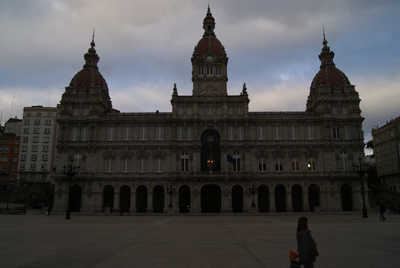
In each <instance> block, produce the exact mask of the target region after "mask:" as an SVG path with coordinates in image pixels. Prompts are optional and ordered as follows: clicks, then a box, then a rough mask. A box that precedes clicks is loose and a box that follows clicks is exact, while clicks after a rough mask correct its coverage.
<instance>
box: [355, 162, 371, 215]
mask: <svg viewBox="0 0 400 268" xmlns="http://www.w3.org/2000/svg"><path fill="white" fill-rule="evenodd" d="M361 161H362V159H361V157H360V158H358V164H357V165H356V164H353V165H352V167H353V171H354V172H355V173H357V174H358V175H359V176H360V178H361V194H362V198H363V209H362V211H363V218H368V215H367V208H366V207H365V197H364V183H363V176H364V175H365V173H367V171H368V169H369V166H368V164H365V163H361Z"/></svg>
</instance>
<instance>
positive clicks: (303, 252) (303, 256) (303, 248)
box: [296, 217, 317, 268]
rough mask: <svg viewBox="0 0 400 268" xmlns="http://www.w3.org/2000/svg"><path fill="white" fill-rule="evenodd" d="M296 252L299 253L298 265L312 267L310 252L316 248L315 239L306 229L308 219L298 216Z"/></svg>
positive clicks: (312, 259) (312, 260)
mask: <svg viewBox="0 0 400 268" xmlns="http://www.w3.org/2000/svg"><path fill="white" fill-rule="evenodd" d="M296 239H297V252H298V253H299V265H300V266H302V265H303V267H304V268H314V262H315V258H313V257H312V255H311V252H315V251H316V250H317V245H316V243H315V240H314V239H313V238H312V236H311V231H310V230H308V219H307V218H306V217H300V218H299V221H298V223H297V233H296Z"/></svg>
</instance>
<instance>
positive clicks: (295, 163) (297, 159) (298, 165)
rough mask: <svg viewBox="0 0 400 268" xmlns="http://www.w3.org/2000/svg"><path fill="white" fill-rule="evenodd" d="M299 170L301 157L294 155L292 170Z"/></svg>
mask: <svg viewBox="0 0 400 268" xmlns="http://www.w3.org/2000/svg"><path fill="white" fill-rule="evenodd" d="M299 170H300V164H299V158H298V157H293V158H292V171H299Z"/></svg>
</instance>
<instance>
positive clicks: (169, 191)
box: [167, 185, 175, 208]
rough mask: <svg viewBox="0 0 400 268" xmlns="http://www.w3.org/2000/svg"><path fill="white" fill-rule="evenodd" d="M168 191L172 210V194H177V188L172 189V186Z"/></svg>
mask: <svg viewBox="0 0 400 268" xmlns="http://www.w3.org/2000/svg"><path fill="white" fill-rule="evenodd" d="M167 191H168V193H169V205H168V207H169V208H172V194H173V193H174V192H175V188H173V187H172V185H170V186H168V187H167Z"/></svg>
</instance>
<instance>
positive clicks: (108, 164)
mask: <svg viewBox="0 0 400 268" xmlns="http://www.w3.org/2000/svg"><path fill="white" fill-rule="evenodd" d="M113 160H114V159H111V158H108V159H106V172H113V171H114V161H113Z"/></svg>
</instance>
